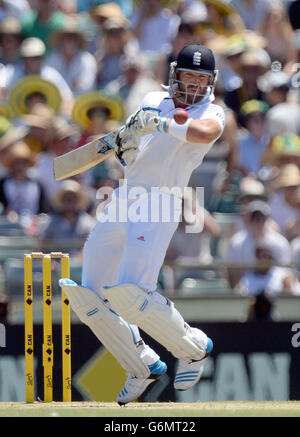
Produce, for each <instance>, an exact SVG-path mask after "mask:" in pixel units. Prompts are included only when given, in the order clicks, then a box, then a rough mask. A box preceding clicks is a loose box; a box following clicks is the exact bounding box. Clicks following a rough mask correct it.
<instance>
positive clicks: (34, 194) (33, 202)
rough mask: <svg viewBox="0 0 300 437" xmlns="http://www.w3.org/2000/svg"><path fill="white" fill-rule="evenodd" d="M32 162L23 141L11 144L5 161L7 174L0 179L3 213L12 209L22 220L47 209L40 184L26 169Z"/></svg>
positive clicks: (30, 154) (0, 197)
mask: <svg viewBox="0 0 300 437" xmlns="http://www.w3.org/2000/svg"><path fill="white" fill-rule="evenodd" d="M34 164H35V160H34V158H33V154H32V153H31V151H30V150H29V148H28V147H27V145H26V144H25V143H24V142H18V143H15V144H14V145H13V146H11V148H10V149H9V153H8V156H7V158H6V161H5V165H6V167H7V168H8V174H7V175H6V176H5V177H4V178H3V179H1V180H0V202H1V203H2V205H3V206H4V208H5V209H4V211H5V214H8V213H9V212H11V211H14V212H15V213H16V214H18V217H19V218H20V220H23V218H27V217H30V218H32V217H33V216H35V215H37V214H40V213H41V212H45V211H47V209H48V208H47V202H46V199H45V193H44V190H43V188H42V186H41V185H40V183H39V182H37V181H36V180H35V179H33V178H32V177H30V176H29V171H28V170H29V168H30V167H32V166H33V165H34Z"/></svg>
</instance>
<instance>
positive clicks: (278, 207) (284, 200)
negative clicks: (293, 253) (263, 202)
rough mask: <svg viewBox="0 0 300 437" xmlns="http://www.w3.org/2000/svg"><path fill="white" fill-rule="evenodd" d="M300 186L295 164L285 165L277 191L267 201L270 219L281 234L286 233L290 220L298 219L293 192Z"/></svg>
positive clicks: (298, 212)
mask: <svg viewBox="0 0 300 437" xmlns="http://www.w3.org/2000/svg"><path fill="white" fill-rule="evenodd" d="M299 186H300V171H299V169H298V167H297V166H296V165H295V164H287V165H285V166H284V167H282V168H281V171H280V175H279V180H278V183H277V188H278V189H277V191H275V193H274V194H273V196H272V197H271V199H270V201H269V205H270V208H271V217H272V218H273V219H274V220H275V221H276V223H277V224H278V225H279V226H280V229H281V232H282V233H284V234H285V233H286V227H287V224H288V222H289V221H290V220H298V219H300V210H299V209H298V208H297V201H296V198H295V192H296V190H297V188H298V187H299Z"/></svg>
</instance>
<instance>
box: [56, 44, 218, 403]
mask: <svg viewBox="0 0 300 437" xmlns="http://www.w3.org/2000/svg"><path fill="white" fill-rule="evenodd" d="M217 73H218V71H217V70H216V66H215V59H214V55H213V52H212V51H211V50H210V49H208V48H207V47H205V46H202V45H199V44H193V45H188V46H186V47H184V48H183V49H182V50H181V51H180V53H179V55H178V57H177V60H176V61H175V62H173V63H172V64H171V66H170V79H169V84H168V87H165V90H164V91H155V92H152V93H149V94H147V95H146V97H145V98H144V100H143V102H142V104H141V107H140V109H139V110H138V111H137V112H136V113H135V114H133V115H132V116H131V117H129V118H128V120H127V122H126V123H125V124H124V126H122V127H121V128H120V129H119V131H118V134H117V137H116V155H117V157H118V158H119V160H120V161H121V163H122V164H123V165H124V174H125V179H126V181H127V186H128V188H132V187H143V193H144V194H141V195H140V196H139V197H138V196H137V197H135V198H126V199H124V193H123V192H122V190H121V188H117V189H116V190H115V192H114V196H113V197H112V200H111V202H110V204H108V205H107V206H106V208H110V207H111V206H112V203H113V202H115V203H116V204H117V203H118V205H119V208H120V205H123V204H124V205H127V207H128V208H129V207H132V206H134V203H135V202H138V204H139V207H140V208H143V203H144V204H145V205H144V206H145V207H146V206H147V207H149V202H150V201H149V196H147V195H145V191H146V192H150V191H151V188H153V187H156V189H157V190H158V191H161V195H162V199H163V202H165V201H168V202H170V204H173V205H175V206H176V208H177V210H179V209H180V208H181V202H182V199H181V198H180V196H178V195H177V194H172V193H171V192H170V191H171V190H172V187H179V188H180V189H181V192H182V193H183V192H184V188H185V187H186V186H187V185H188V182H189V179H190V176H191V173H192V171H193V170H194V169H195V168H197V167H198V166H199V165H200V164H201V162H202V160H203V158H204V156H205V154H206V153H207V152H208V151H209V150H210V148H211V147H212V145H213V144H214V142H215V141H216V140H217V139H218V138H219V137H220V135H221V134H222V132H223V129H224V119H225V117H224V112H223V109H222V108H221V107H220V106H217V105H215V104H213V103H212V102H213V101H214V94H213V92H214V86H215V83H216V80H217ZM179 108H181V109H184V110H185V111H186V112H187V113H188V118H187V120H186V122H184V123H183V124H177V123H176V122H175V120H174V118H173V116H174V114H175V112H176V111H177V110H178V109H179ZM166 188H167V190H166ZM125 200H126V202H125ZM150 207H151V208H155V206H154V205H150ZM177 226H178V222H176V221H171V220H170V221H169V222H168V221H165V220H155V221H151V219H149V220H148V221H137V222H136V221H132V220H130V219H128V220H126V221H124V220H119V221H118V220H117V221H104V220H99V221H98V223H97V224H96V226H95V228H94V229H93V231H92V232H91V234H90V235H89V237H88V239H87V241H86V243H85V245H84V250H83V269H82V285H77V284H76V283H75V282H73V281H71V280H69V279H65V278H62V279H60V285H61V286H62V288H63V290H64V292H65V293H66V295H67V296H68V298H69V300H70V303H71V307H72V309H73V310H74V311H75V313H76V314H77V315H78V317H79V318H80V320H81V321H82V322H83V323H85V324H86V325H88V326H89V327H90V329H91V330H92V331H93V333H94V334H95V335H96V336H97V337H98V339H99V340H100V341H101V343H102V344H103V345H104V346H105V347H106V348H107V349H108V350H109V351H110V352H111V353H112V354H113V355H114V357H115V358H116V359H117V360H118V362H119V363H120V364H121V366H122V367H123V368H124V369H125V371H126V373H127V379H126V382H125V385H124V387H123V388H122V390H121V391H120V393H119V395H118V397H117V402H118V403H119V404H120V405H125V404H127V403H128V402H131V401H133V400H135V399H137V398H138V397H139V396H141V395H142V393H143V392H144V391H145V390H146V388H147V387H148V386H149V385H150V384H151V383H153V382H154V381H156V380H158V379H159V378H160V376H161V375H163V374H164V373H165V372H166V371H167V365H166V364H165V363H164V362H163V361H161V360H160V357H159V356H158V355H157V354H156V352H155V351H154V350H153V349H151V348H150V347H149V346H148V345H147V344H145V342H144V341H143V339H142V337H141V335H140V332H139V328H141V329H142V330H143V331H144V332H146V333H147V334H148V335H150V336H151V337H152V338H154V339H155V340H156V341H157V342H159V343H160V344H161V345H163V346H164V347H165V348H166V349H167V350H168V351H169V352H170V353H171V354H173V356H174V357H176V358H177V359H178V366H177V373H176V375H175V380H174V388H175V389H177V390H187V389H189V388H191V387H192V386H194V385H195V384H196V383H197V382H198V381H199V379H200V378H201V375H202V372H203V367H204V364H205V361H206V359H207V356H208V354H209V353H210V352H211V351H212V348H213V342H212V340H211V339H210V338H208V337H207V335H206V334H205V333H204V332H203V331H201V330H200V329H197V328H193V327H191V326H189V325H188V324H187V323H186V322H185V321H184V319H183V317H182V316H181V315H180V313H179V312H178V311H177V309H176V308H175V307H174V304H173V303H172V302H171V301H170V300H169V299H167V298H166V297H164V296H163V295H162V294H160V293H158V292H157V291H156V288H157V281H158V275H159V271H160V268H161V266H162V264H163V261H164V258H165V254H166V250H167V248H168V245H169V243H170V240H171V238H172V235H173V234H174V232H175V230H176V228H177ZM103 377H106V375H103Z"/></svg>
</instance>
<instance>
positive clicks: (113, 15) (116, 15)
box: [90, 2, 128, 24]
mask: <svg viewBox="0 0 300 437" xmlns="http://www.w3.org/2000/svg"><path fill="white" fill-rule="evenodd" d="M90 16H91V18H92V19H93V20H94V21H99V20H102V21H103V22H105V20H109V19H114V20H118V19H119V20H120V21H123V22H124V24H126V23H128V20H127V18H126V17H125V15H124V14H123V12H122V9H121V8H120V6H119V5H118V4H117V3H115V2H111V3H105V4H101V5H98V6H96V7H94V8H93V9H91V10H90Z"/></svg>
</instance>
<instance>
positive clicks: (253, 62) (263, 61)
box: [241, 49, 271, 73]
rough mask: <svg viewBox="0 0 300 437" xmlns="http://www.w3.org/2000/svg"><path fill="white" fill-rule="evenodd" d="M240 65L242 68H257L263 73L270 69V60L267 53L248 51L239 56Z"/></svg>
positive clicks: (258, 50)
mask: <svg viewBox="0 0 300 437" xmlns="http://www.w3.org/2000/svg"><path fill="white" fill-rule="evenodd" d="M241 64H242V66H243V67H248V66H249V67H250V66H251V67H253V66H254V67H259V68H261V69H262V70H263V71H262V73H264V72H265V71H267V70H268V69H269V68H270V65H271V58H270V55H269V54H268V52H267V51H266V50H264V49H250V50H247V51H246V52H245V53H243V54H242V56H241Z"/></svg>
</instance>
